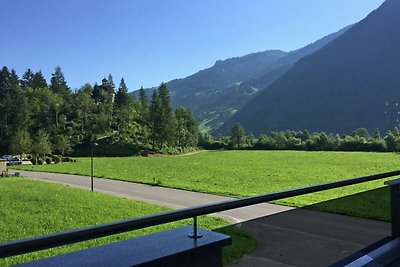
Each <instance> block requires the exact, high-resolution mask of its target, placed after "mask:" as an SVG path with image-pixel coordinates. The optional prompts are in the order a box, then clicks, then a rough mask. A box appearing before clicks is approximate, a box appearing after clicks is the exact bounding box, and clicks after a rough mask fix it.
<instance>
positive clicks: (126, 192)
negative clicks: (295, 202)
mask: <svg viewBox="0 0 400 267" xmlns="http://www.w3.org/2000/svg"><path fill="white" fill-rule="evenodd" d="M18 172H20V173H21V175H22V176H24V177H27V178H30V179H36V180H41V181H46V182H52V183H60V184H64V185H69V186H73V187H78V188H82V189H87V190H90V185H91V179H90V177H87V176H79V175H69V174H59V173H43V172H30V171H18ZM93 184H94V190H95V191H97V192H102V193H106V194H110V195H114V196H119V197H125V198H129V199H135V200H140V201H144V202H147V203H152V204H157V205H162V206H166V207H170V208H174V209H180V208H186V207H193V206H198V205H203V204H209V203H215V202H220V201H226V200H230V199H233V198H228V197H221V196H215V195H210V194H204V193H197V192H190V191H185V190H178V189H171V188H164V187H158V186H151V185H144V184H137V183H131V182H123V181H117V180H110V179H102V178H94V182H93ZM292 209H293V208H291V207H286V206H280V205H273V204H267V203H263V204H258V205H254V206H251V207H246V208H239V209H234V210H229V211H225V212H221V213H217V214H213V215H216V216H218V217H221V218H224V219H226V220H228V221H229V222H231V223H240V222H243V221H248V220H252V219H255V218H260V217H263V216H268V215H271V214H277V213H280V212H284V211H288V210H292Z"/></svg>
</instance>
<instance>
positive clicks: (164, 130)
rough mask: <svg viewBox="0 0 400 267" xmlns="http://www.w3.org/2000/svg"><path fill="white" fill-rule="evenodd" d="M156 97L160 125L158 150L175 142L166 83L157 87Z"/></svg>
mask: <svg viewBox="0 0 400 267" xmlns="http://www.w3.org/2000/svg"><path fill="white" fill-rule="evenodd" d="M158 95H159V97H160V101H161V123H160V128H161V129H160V135H161V136H160V137H161V138H160V139H161V140H160V141H161V143H160V148H161V147H162V145H163V144H164V143H166V144H168V145H174V143H175V140H174V136H175V118H174V113H173V108H172V105H171V99H170V95H169V90H168V87H167V84H166V83H161V85H160V87H158Z"/></svg>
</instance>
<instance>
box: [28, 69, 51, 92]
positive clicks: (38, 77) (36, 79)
mask: <svg viewBox="0 0 400 267" xmlns="http://www.w3.org/2000/svg"><path fill="white" fill-rule="evenodd" d="M31 87H32V88H33V89H37V88H48V87H49V86H48V85H47V82H46V79H45V78H44V76H43V74H42V71H41V70H39V71H38V72H36V73H35V74H34V75H33V80H32V84H31Z"/></svg>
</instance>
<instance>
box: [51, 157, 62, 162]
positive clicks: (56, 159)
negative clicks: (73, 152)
mask: <svg viewBox="0 0 400 267" xmlns="http://www.w3.org/2000/svg"><path fill="white" fill-rule="evenodd" d="M53 161H54V163H55V164H58V163H60V162H61V158H60V157H59V156H54V158H53Z"/></svg>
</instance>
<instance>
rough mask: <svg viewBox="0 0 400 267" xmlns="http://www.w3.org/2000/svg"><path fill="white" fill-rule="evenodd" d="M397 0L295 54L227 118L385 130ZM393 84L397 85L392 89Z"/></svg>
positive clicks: (257, 124)
mask: <svg viewBox="0 0 400 267" xmlns="http://www.w3.org/2000/svg"><path fill="white" fill-rule="evenodd" d="M399 11H400V1H397V2H396V1H394V0H387V1H385V2H384V3H383V4H382V5H381V6H380V7H379V8H378V9H376V10H374V11H373V12H371V13H370V14H369V15H368V16H367V17H366V18H365V19H363V20H361V21H360V22H359V23H357V24H355V25H353V26H352V27H351V28H350V29H349V30H348V31H346V32H345V33H344V34H342V35H341V36H339V37H338V38H336V39H335V40H333V41H332V42H330V43H328V44H327V45H326V46H324V47H322V48H321V49H319V50H318V51H316V52H315V53H313V54H311V55H309V56H307V57H304V58H302V59H300V60H299V61H298V62H297V63H296V64H295V65H294V66H293V67H292V68H291V69H290V70H288V71H287V72H286V73H285V75H283V76H281V77H280V78H278V79H277V80H276V81H275V82H274V83H273V84H271V85H270V86H269V87H268V88H266V89H265V90H263V91H262V92H261V93H260V94H259V95H258V96H257V97H256V98H254V99H253V100H252V101H250V102H249V103H248V104H247V105H246V106H245V107H243V109H242V110H241V111H240V112H238V113H237V114H235V116H234V117H233V118H232V119H231V120H230V122H229V123H230V124H231V125H232V124H233V122H236V121H237V122H240V123H241V124H242V125H243V126H244V127H245V128H246V129H247V130H249V131H251V132H253V133H256V134H258V133H263V132H265V133H267V132H271V131H281V130H303V129H308V130H310V131H325V132H331V133H349V132H351V131H353V130H355V129H357V128H367V129H368V130H373V129H374V128H380V129H381V130H387V129H388V125H387V122H386V120H387V118H386V117H385V108H386V107H385V104H386V103H388V101H389V100H390V99H391V98H396V99H399V98H400V93H399V92H397V91H399V90H398V89H399V87H400V78H399V75H398V74H397V73H396V70H398V69H400V56H399V53H398V49H399V48H400V34H399V33H398V31H397V30H396V29H398V27H399V26H400V19H399V17H398V16H397V14H398V12H399ZM396 89H397V90H396Z"/></svg>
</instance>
